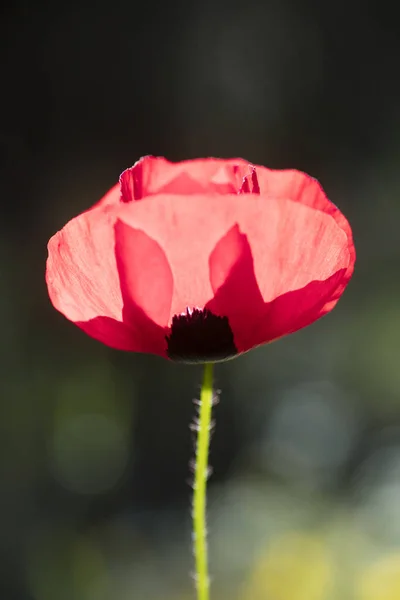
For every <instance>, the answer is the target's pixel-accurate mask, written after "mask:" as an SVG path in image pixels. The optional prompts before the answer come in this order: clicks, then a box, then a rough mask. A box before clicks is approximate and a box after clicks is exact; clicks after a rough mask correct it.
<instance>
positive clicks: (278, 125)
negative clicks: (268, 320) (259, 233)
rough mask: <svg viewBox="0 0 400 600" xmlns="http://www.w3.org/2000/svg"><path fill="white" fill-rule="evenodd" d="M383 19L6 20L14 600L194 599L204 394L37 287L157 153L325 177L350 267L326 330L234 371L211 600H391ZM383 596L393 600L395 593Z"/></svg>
mask: <svg viewBox="0 0 400 600" xmlns="http://www.w3.org/2000/svg"><path fill="white" fill-rule="evenodd" d="M389 7H390V4H389V3H388V2H385V1H381V2H377V1H372V2H369V3H368V5H367V3H358V2H355V1H353V0H348V1H347V2H341V1H337V2H334V3H333V2H321V1H320V2H316V1H315V2H312V1H311V0H302V1H301V2H295V1H294V0H293V1H292V2H289V1H287V0H286V1H278V0H275V1H272V2H268V1H266V0H263V1H261V0H259V2H257V1H256V0H250V1H248V2H245V3H243V2H232V1H229V2H228V1H226V0H216V1H214V2H211V1H209V2H208V1H205V2H201V3H200V2H198V3H194V2H183V1H182V2H179V3H169V2H165V3H162V4H161V3H160V5H158V6H156V5H155V4H153V3H151V2H148V3H141V4H139V3H135V2H129V3H128V2H123V1H120V0H115V1H114V2H112V3H103V2H99V3H89V2H85V1H84V2H81V3H74V2H72V3H60V4H56V3H51V2H47V3H46V2H38V3H30V2H28V1H27V0H26V1H22V0H20V1H15V2H9V3H8V5H7V4H6V5H5V6H4V7H3V8H2V9H1V10H2V12H1V26H0V48H1V54H0V65H1V71H0V72H1V79H0V86H1V94H0V107H1V111H0V198H1V219H0V233H1V237H0V249H1V252H0V314H1V335H0V356H1V361H0V400H1V419H0V427H1V434H0V444H1V471H0V569H1V578H0V598H1V599H2V600H64V599H65V600H92V599H93V600H94V599H95V600H103V599H104V600H108V599H111V600H128V599H129V600H130V599H135V600H136V599H139V600H142V599H143V600H147V599H149V600H159V599H160V600H161V599H162V600H172V599H174V600H189V599H190V598H193V597H194V596H193V594H192V583H191V580H190V576H189V572H190V570H191V568H192V565H191V541H190V488H189V486H188V484H187V479H188V477H189V467H188V463H189V459H190V458H191V457H192V456H193V446H192V440H191V434H190V431H189V427H188V425H189V423H190V421H191V419H192V417H193V414H194V407H193V405H192V399H193V398H195V397H196V396H197V395H198V392H199V382H200V379H201V370H199V369H198V368H196V367H183V366H177V365H174V364H170V363H168V362H166V361H163V360H161V359H158V358H156V357H147V356H141V355H133V354H132V355H129V354H123V353H119V352H116V351H113V350H110V349H108V348H106V347H102V346H101V345H100V344H99V343H97V342H95V341H93V340H91V339H89V338H88V337H86V336H85V335H84V334H83V333H82V332H81V331H80V330H78V329H77V328H75V327H74V326H73V325H71V324H70V323H68V322H67V321H66V320H65V319H64V318H63V317H62V316H61V315H59V314H58V313H57V312H56V311H55V310H54V309H53V308H52V306H51V305H50V302H49V300H48V297H47V291H46V287H45V283H44V268H45V260H46V253H47V252H46V244H47V241H48V239H49V237H50V236H51V235H53V233H54V232H55V231H57V230H58V229H59V228H61V227H62V226H63V225H64V224H65V222H66V221H67V220H69V219H70V218H72V217H73V216H75V215H76V214H78V213H79V212H81V211H83V210H85V209H86V208H88V207H89V206H91V205H92V204H93V203H94V202H96V201H97V200H98V199H99V198H100V197H101V196H102V195H103V193H104V192H105V191H106V190H107V189H108V188H109V187H111V186H112V185H113V184H114V183H115V182H116V181H117V178H118V176H119V173H120V172H121V171H122V170H123V169H124V168H126V167H128V166H130V165H132V164H133V163H134V162H135V161H136V160H137V159H138V158H139V157H140V156H142V155H145V154H155V155H164V156H166V157H167V158H169V159H170V160H180V159H184V158H190V157H196V156H221V157H235V156H241V157H243V158H246V159H248V160H249V161H252V162H254V163H259V164H264V165H266V166H269V167H275V168H286V167H296V168H299V169H302V170H304V171H306V172H309V173H310V174H312V175H313V176H314V177H316V178H318V179H319V180H320V181H321V183H322V184H323V186H324V188H325V190H326V192H327V194H328V196H329V197H330V198H331V199H332V200H333V201H334V202H335V203H336V204H337V205H338V206H339V207H340V209H341V210H342V211H343V212H344V214H345V215H346V216H347V217H348V218H349V220H350V222H351V224H352V227H353V230H354V237H355V243H356V248H357V252H358V262H357V265H356V272H355V275H354V278H353V280H352V282H351V284H350V286H349V288H348V290H347V291H346V293H345V294H344V297H343V298H342V300H341V301H340V303H339V305H338V307H337V308H336V309H335V311H334V312H333V313H332V314H331V315H329V316H327V317H326V318H324V319H323V320H321V321H319V322H317V323H315V324H314V325H312V326H311V327H309V328H308V329H306V330H303V331H301V332H299V333H297V334H295V335H293V336H290V337H287V338H285V339H283V340H280V341H278V342H276V343H274V344H272V345H270V346H267V347H263V348H260V349H257V350H255V351H253V352H252V353H250V354H248V355H246V356H244V357H241V358H239V359H237V360H235V361H233V362H229V363H226V364H223V365H220V366H218V367H217V370H216V376H217V386H218V387H219V388H221V389H222V395H221V403H220V404H219V405H218V407H217V408H216V410H215V417H216V420H217V427H216V431H215V434H214V436H213V440H212V452H211V463H212V465H213V467H214V475H213V477H212V479H211V481H210V488H209V530H210V550H211V554H212V565H211V570H212V573H213V575H214V582H213V593H214V595H213V599H214V600H218V599H220V600H221V599H228V598H229V599H231V598H232V599H235V598H237V599H238V600H305V599H306V600H336V599H337V600H346V599H349V600H353V598H354V599H355V600H381V599H383V600H392V598H397V597H400V580H399V577H398V575H396V573H397V572H399V571H400V559H399V555H400V554H399V553H400V364H399V358H400V341H399V336H400V302H399V298H400V295H399V291H400V281H399V263H400V242H399V217H400V196H399V194H400V170H399V164H400V108H399V107H400V78H399V62H400V36H399V33H400V32H399V25H398V20H397V19H396V17H395V15H394V14H390V10H389ZM393 10H394V8H393ZM210 218H212V217H211V216H210ZM282 540H283V541H282ZM282 544H283V550H282V548H281V546H282ZM320 548H322V549H323V550H320ZM282 553H283V554H282ZM285 553H286V554H285ZM282 556H283V557H286V559H285V558H282ZM288 557H289V558H288ZM274 561H275V562H274ZM285 561H286V562H285ZM277 565H278V566H277ZM396 577H397V579H396ZM315 581H316V582H317V583H315ZM387 581H389V584H388V585H389V587H388V589H389V592H390V593H393V594H394V595H392V596H391V595H379V594H383V593H387V594H389V592H384V590H385V582H387ZM304 582H305V583H304ZM313 582H314V583H313ZM290 586H292V587H290ZM302 586H303V587H302ZM304 586H305V587H304ZM307 586H311V588H310V587H307ZM312 586H314V587H312ZM374 586H376V587H374ZM396 586H397V587H396ZM302 590H303V591H302ZM374 590H378V591H374ZM382 590H383V591H382ZM396 590H398V592H396ZM301 593H303V595H301ZM368 594H370V595H368ZM371 594H372V595H371ZM397 594H398V595H397Z"/></svg>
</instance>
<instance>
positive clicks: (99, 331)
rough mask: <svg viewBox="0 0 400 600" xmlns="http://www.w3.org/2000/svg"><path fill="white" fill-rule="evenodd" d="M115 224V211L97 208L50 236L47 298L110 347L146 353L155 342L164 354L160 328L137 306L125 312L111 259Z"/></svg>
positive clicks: (112, 257)
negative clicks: (134, 309)
mask: <svg viewBox="0 0 400 600" xmlns="http://www.w3.org/2000/svg"><path fill="white" fill-rule="evenodd" d="M115 221H116V219H115V211H112V210H110V209H109V207H106V208H105V209H104V208H103V207H101V206H98V207H96V208H94V209H92V210H90V211H87V212H86V213H83V214H82V215H80V216H79V217H76V218H75V219H73V220H72V221H70V222H69V223H67V225H66V226H65V227H64V228H63V229H62V230H61V231H59V232H58V233H56V234H55V235H54V236H53V237H52V238H51V240H50V241H49V244H48V251H49V255H48V259H47V268H46V281H47V286H48V290H49V296H50V299H51V301H52V303H53V305H54V307H55V308H56V309H57V310H59V311H60V312H61V313H63V314H64V315H65V317H67V319H69V320H70V321H73V322H74V323H76V325H78V326H79V327H80V328H81V329H83V330H84V331H85V332H86V333H87V334H88V335H90V336H91V337H94V338H95V339H97V340H99V341H101V342H103V343H104V344H107V345H108V346H111V347H113V348H117V349H119V350H130V351H136V352H150V351H152V350H151V348H150V346H151V343H153V344H154V346H155V348H157V349H159V350H160V353H162V352H163V354H165V349H164V350H163V348H162V341H160V340H164V337H165V333H164V330H163V329H162V328H161V327H159V326H158V325H156V324H154V323H153V322H152V320H151V319H150V318H149V317H148V316H147V315H146V314H145V313H144V311H143V310H142V309H141V308H140V307H139V306H136V311H135V313H133V308H132V307H133V302H130V303H129V310H128V311H126V310H125V306H124V302H125V298H124V295H123V293H122V289H121V284H120V278H119V272H118V266H117V260H116V255H115V254H116V253H115V245H116V241H115V234H114V225H115ZM127 312H128V315H129V317H130V318H129V319H127V317H126V313H127ZM133 316H134V317H135V318H133ZM139 332H140V334H139ZM157 336H158V337H157ZM148 340H151V342H149V341H148ZM156 340H157V343H155V342H156ZM164 346H165V343H164Z"/></svg>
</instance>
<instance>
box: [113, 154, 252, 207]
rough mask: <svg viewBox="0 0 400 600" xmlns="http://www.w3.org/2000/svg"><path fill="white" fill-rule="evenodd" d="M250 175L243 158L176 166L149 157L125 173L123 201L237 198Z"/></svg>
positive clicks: (212, 159) (166, 161) (123, 175)
mask: <svg viewBox="0 0 400 600" xmlns="http://www.w3.org/2000/svg"><path fill="white" fill-rule="evenodd" d="M249 174H251V167H250V166H249V163H248V162H246V161H245V160H243V159H241V158H237V159H230V160H222V159H218V158H204V159H195V160H185V161H182V162H179V163H172V162H170V161H168V160H166V159H165V158H162V157H155V156H145V157H143V158H141V159H140V160H139V161H138V162H137V163H135V164H134V165H133V167H131V168H129V169H126V170H125V171H124V172H123V173H122V175H121V177H120V184H121V197H122V200H123V201H124V202H132V201H134V200H141V199H145V198H146V197H147V196H153V195H155V194H179V195H187V196H190V195H191V194H207V193H212V194H235V193H237V192H238V191H239V190H240V188H241V185H242V183H243V178H244V177H245V176H247V175H249Z"/></svg>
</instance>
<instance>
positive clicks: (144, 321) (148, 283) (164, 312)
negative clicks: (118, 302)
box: [115, 219, 174, 355]
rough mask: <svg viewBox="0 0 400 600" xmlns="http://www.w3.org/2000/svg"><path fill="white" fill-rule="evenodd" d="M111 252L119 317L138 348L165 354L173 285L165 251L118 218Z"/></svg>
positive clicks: (142, 233)
mask: <svg viewBox="0 0 400 600" xmlns="http://www.w3.org/2000/svg"><path fill="white" fill-rule="evenodd" d="M115 253H116V259H117V268H118V273H119V280H120V286H121V292H122V297H123V300H124V310H123V320H124V322H125V323H129V324H130V325H131V327H132V329H134V330H135V331H136V332H137V333H136V336H139V337H140V338H141V340H142V341H141V345H142V347H143V346H144V345H146V346H147V347H148V348H150V349H149V350H146V351H148V352H155V353H156V354H162V355H165V352H166V341H165V333H166V331H167V327H168V323H169V319H170V313H171V302H172V294H173V286H174V282H173V277H172V272H171V268H170V266H169V264H168V260H167V258H166V256H165V252H164V251H163V249H162V248H161V246H160V244H158V243H157V242H156V241H155V240H153V239H152V238H151V237H150V236H149V235H147V234H146V233H145V232H144V231H142V230H140V229H135V228H133V227H130V226H129V225H127V224H126V223H124V222H123V221H121V220H119V219H118V220H117V222H116V224H115ZM150 324H151V326H150ZM142 351H143V350H142Z"/></svg>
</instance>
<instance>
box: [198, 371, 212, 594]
mask: <svg viewBox="0 0 400 600" xmlns="http://www.w3.org/2000/svg"><path fill="white" fill-rule="evenodd" d="M212 404H213V364H212V363H207V364H205V365H204V377H203V385H202V386H201V393H200V407H199V419H198V423H197V444H196V466H195V472H194V492H193V539H194V556H195V563H196V583H197V600H209V577H208V557H207V529H206V492H207V476H208V451H209V446H210V429H211V412H212Z"/></svg>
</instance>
